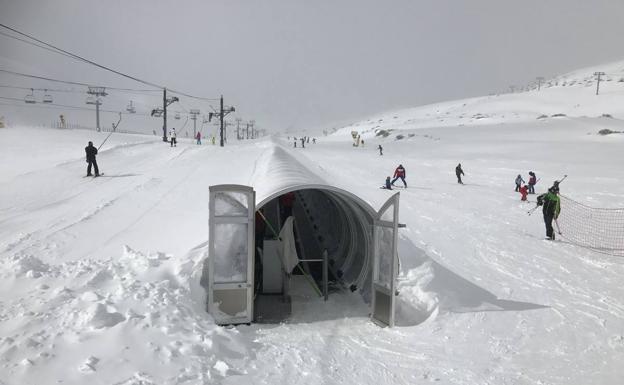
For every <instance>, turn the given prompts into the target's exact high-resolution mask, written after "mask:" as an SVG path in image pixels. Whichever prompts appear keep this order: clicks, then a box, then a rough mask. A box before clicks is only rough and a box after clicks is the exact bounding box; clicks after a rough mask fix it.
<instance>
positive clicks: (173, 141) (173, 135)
mask: <svg viewBox="0 0 624 385" xmlns="http://www.w3.org/2000/svg"><path fill="white" fill-rule="evenodd" d="M169 136H170V137H171V147H173V146H175V147H178V142H177V141H176V130H175V128H171V131H169Z"/></svg>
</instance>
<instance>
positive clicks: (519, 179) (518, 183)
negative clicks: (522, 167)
mask: <svg viewBox="0 0 624 385" xmlns="http://www.w3.org/2000/svg"><path fill="white" fill-rule="evenodd" d="M522 183H525V182H524V179H522V175H520V174H518V176H517V177H516V192H519V191H520V187H522Z"/></svg>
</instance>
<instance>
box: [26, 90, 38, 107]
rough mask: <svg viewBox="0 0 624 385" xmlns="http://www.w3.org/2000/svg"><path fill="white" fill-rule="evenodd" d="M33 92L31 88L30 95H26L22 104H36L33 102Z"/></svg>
mask: <svg viewBox="0 0 624 385" xmlns="http://www.w3.org/2000/svg"><path fill="white" fill-rule="evenodd" d="M34 92H35V91H34V90H33V89H32V88H31V89H30V94H29V95H26V96H25V97H24V102H26V103H27V104H35V103H37V101H36V100H35V95H34Z"/></svg>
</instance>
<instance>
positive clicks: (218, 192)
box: [207, 185, 399, 326]
mask: <svg viewBox="0 0 624 385" xmlns="http://www.w3.org/2000/svg"><path fill="white" fill-rule="evenodd" d="M398 198H399V195H398V194H395V195H394V196H393V197H392V198H390V199H389V200H388V201H387V202H386V204H384V205H383V206H382V208H381V209H380V210H379V211H376V210H374V209H373V208H372V207H371V206H370V205H368V204H367V203H366V202H364V201H363V200H361V199H360V198H358V197H357V196H355V195H353V194H351V193H349V192H347V191H344V190H340V189H337V188H334V187H332V186H319V185H307V186H291V187H289V188H283V189H279V190H277V191H274V192H272V193H271V194H268V196H266V197H263V199H262V200H260V201H259V202H258V203H257V205H256V196H255V192H254V190H253V188H251V187H247V186H239V185H220V186H211V187H210V220H209V222H210V223H209V231H210V236H209V239H210V242H209V255H210V258H209V261H208V262H209V268H208V303H207V308H208V311H209V312H210V313H211V314H212V315H213V317H214V318H215V320H216V321H217V323H220V324H236V323H250V322H252V321H253V322H264V323H279V322H291V321H297V320H301V321H307V322H309V321H310V320H311V319H310V318H313V319H330V318H338V317H339V318H342V317H345V316H365V315H366V314H369V313H370V314H371V319H372V320H373V321H375V322H376V323H379V324H381V325H384V326H392V325H393V324H394V295H395V281H396V274H397V270H398V266H397V265H398V258H397V253H396V247H397V228H398ZM328 300H329V301H328ZM349 304H351V305H349ZM320 315H322V316H320Z"/></svg>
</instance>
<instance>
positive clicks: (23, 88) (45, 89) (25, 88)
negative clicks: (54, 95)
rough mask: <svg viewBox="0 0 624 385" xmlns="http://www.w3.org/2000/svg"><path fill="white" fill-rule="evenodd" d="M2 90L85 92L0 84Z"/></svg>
mask: <svg viewBox="0 0 624 385" xmlns="http://www.w3.org/2000/svg"><path fill="white" fill-rule="evenodd" d="M0 88H11V89H15V90H30V89H33V90H35V91H49V92H75V93H84V91H79V90H74V89H71V90H64V89H54V88H33V87H20V86H10V85H5V84H0Z"/></svg>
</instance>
